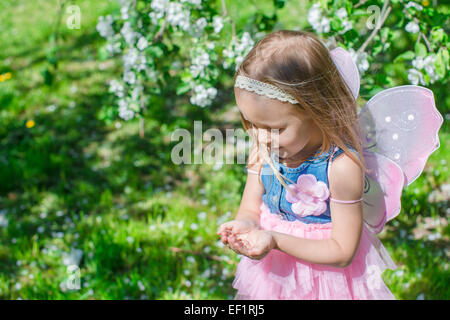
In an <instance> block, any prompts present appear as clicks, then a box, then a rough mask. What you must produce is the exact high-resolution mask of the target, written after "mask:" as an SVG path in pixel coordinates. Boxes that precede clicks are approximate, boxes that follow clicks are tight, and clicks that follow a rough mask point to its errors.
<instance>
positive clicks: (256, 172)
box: [247, 169, 259, 174]
mask: <svg viewBox="0 0 450 320" xmlns="http://www.w3.org/2000/svg"><path fill="white" fill-rule="evenodd" d="M247 172H248V173H253V174H259V172H258V171H255V170H252V169H247Z"/></svg>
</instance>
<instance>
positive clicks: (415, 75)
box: [408, 69, 426, 85]
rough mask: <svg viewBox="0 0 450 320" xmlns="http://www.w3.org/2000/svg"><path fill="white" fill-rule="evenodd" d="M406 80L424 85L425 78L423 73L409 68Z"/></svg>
mask: <svg viewBox="0 0 450 320" xmlns="http://www.w3.org/2000/svg"><path fill="white" fill-rule="evenodd" d="M408 80H409V81H410V82H411V83H412V84H413V85H418V84H419V82H420V84H422V85H425V84H426V83H425V80H424V78H423V74H422V73H421V72H420V71H418V70H416V69H409V70H408Z"/></svg>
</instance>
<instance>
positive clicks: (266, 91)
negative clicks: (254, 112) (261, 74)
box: [234, 75, 298, 104]
mask: <svg viewBox="0 0 450 320" xmlns="http://www.w3.org/2000/svg"><path fill="white" fill-rule="evenodd" d="M234 86H235V87H238V88H241V89H245V90H247V91H252V92H255V93H257V94H259V95H265V96H267V97H269V98H272V99H278V100H280V101H283V102H286V101H288V102H290V103H292V104H297V103H298V101H297V100H296V99H295V98H294V97H293V96H291V95H290V94H289V93H287V92H285V91H283V90H281V89H280V88H278V87H276V86H274V85H271V84H270V83H265V82H261V81H258V80H255V79H252V78H249V77H246V76H242V75H238V76H237V77H236V82H235V84H234Z"/></svg>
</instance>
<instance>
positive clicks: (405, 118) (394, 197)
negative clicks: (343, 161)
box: [358, 85, 443, 233]
mask: <svg viewBox="0 0 450 320" xmlns="http://www.w3.org/2000/svg"><path fill="white" fill-rule="evenodd" d="M358 118H359V128H360V135H361V138H362V140H363V143H364V151H363V156H364V160H365V161H366V164H367V168H368V169H369V171H370V173H368V174H366V186H365V191H364V209H363V210H364V218H365V221H366V223H367V224H368V225H369V227H371V228H372V229H373V230H374V231H375V232H376V233H379V232H381V230H382V229H383V227H384V225H385V223H386V222H387V221H389V220H391V219H393V218H395V217H396V216H397V215H398V214H399V212H400V209H401V194H402V189H403V188H406V187H407V186H408V185H409V184H411V183H412V182H413V181H414V180H416V179H417V178H418V177H419V176H420V174H421V173H422V171H423V169H424V167H425V164H426V162H427V160H428V158H429V156H430V155H431V153H433V152H434V151H435V150H436V149H437V148H439V136H438V131H439V128H440V127H441V125H442V123H443V117H442V115H441V114H440V113H439V111H438V110H437V109H436V106H435V100H434V96H433V92H432V91H431V90H429V89H427V88H424V87H420V86H414V85H405V86H397V87H393V88H390V89H386V90H383V91H381V92H379V93H377V94H376V95H375V96H373V97H372V98H371V99H370V100H369V101H368V102H367V103H366V104H365V105H364V107H363V108H362V109H361V111H360V113H359V115H358Z"/></svg>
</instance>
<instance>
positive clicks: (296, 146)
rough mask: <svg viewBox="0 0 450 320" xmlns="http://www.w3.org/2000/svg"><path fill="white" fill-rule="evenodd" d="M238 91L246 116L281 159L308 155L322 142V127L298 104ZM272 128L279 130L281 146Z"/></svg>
mask: <svg viewBox="0 0 450 320" xmlns="http://www.w3.org/2000/svg"><path fill="white" fill-rule="evenodd" d="M234 92H235V97H236V103H237V105H238V108H239V110H240V111H241V113H242V115H243V117H244V119H246V120H248V121H249V122H250V123H251V124H253V126H254V128H255V130H256V132H255V133H256V134H257V135H258V140H259V141H260V142H265V143H267V144H268V145H269V147H271V150H272V151H274V152H275V153H278V155H279V158H280V159H281V160H292V161H295V160H301V159H304V158H306V157H308V156H310V155H311V153H314V152H315V151H317V150H318V148H319V147H320V146H321V144H322V134H321V132H320V129H319V128H318V127H317V125H316V124H315V123H314V121H313V120H312V119H311V117H310V116H309V115H307V114H306V113H305V112H303V111H302V110H301V109H300V107H299V106H298V105H293V104H291V103H289V102H282V101H279V100H277V99H271V98H267V97H265V96H262V95H259V94H256V93H253V92H249V91H246V90H243V89H240V88H236V87H235V88H234ZM272 129H278V130H279V131H278V148H276V138H277V136H276V131H273V130H272ZM271 133H272V134H273V135H272V139H271ZM277 149H278V150H277Z"/></svg>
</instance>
